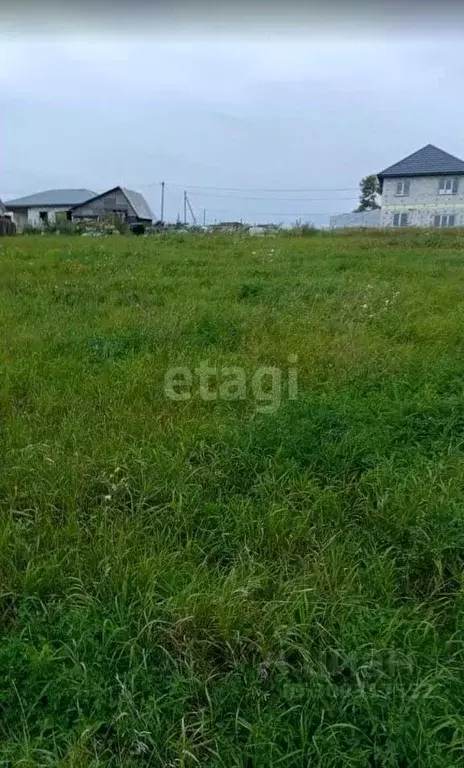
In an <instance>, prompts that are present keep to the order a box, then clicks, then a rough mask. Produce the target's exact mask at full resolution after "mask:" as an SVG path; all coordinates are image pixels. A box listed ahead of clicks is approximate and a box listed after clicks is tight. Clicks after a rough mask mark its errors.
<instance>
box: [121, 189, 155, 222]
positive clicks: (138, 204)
mask: <svg viewBox="0 0 464 768" xmlns="http://www.w3.org/2000/svg"><path fill="white" fill-rule="evenodd" d="M121 190H122V191H123V193H124V194H125V196H126V197H127V199H128V200H129V202H130V204H131V206H132V208H133V209H134V211H135V213H136V214H137V216H138V217H139V219H149V220H150V221H153V219H154V218H155V217H154V215H153V211H152V210H151V208H150V206H149V205H148V203H147V201H146V200H145V198H144V196H143V195H141V194H140V192H134V190H133V189H126V187H121Z"/></svg>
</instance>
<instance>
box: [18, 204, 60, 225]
mask: <svg viewBox="0 0 464 768" xmlns="http://www.w3.org/2000/svg"><path fill="white" fill-rule="evenodd" d="M68 210H69V205H63V206H58V207H56V208H48V207H42V208H28V209H27V223H28V225H29V226H30V227H42V226H43V222H42V219H41V218H40V213H41V211H46V212H47V213H48V223H49V224H54V223H55V219H56V214H57V213H60V212H61V211H68Z"/></svg>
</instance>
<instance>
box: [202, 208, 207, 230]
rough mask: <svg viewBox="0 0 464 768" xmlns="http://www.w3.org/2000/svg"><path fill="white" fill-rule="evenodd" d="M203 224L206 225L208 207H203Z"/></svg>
mask: <svg viewBox="0 0 464 768" xmlns="http://www.w3.org/2000/svg"><path fill="white" fill-rule="evenodd" d="M203 226H204V227H206V208H203Z"/></svg>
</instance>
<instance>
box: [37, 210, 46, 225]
mask: <svg viewBox="0 0 464 768" xmlns="http://www.w3.org/2000/svg"><path fill="white" fill-rule="evenodd" d="M39 219H40V221H41V222H42V223H43V224H47V223H48V211H39Z"/></svg>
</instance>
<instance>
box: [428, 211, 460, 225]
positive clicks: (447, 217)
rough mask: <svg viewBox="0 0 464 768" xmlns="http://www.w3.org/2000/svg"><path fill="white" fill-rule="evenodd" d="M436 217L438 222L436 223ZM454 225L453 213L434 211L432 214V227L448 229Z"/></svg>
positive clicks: (454, 215) (454, 216) (454, 217)
mask: <svg viewBox="0 0 464 768" xmlns="http://www.w3.org/2000/svg"><path fill="white" fill-rule="evenodd" d="M437 219H438V224H437ZM455 226H456V214H455V213H436V214H434V216H433V227H434V229H449V228H450V227H455Z"/></svg>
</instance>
